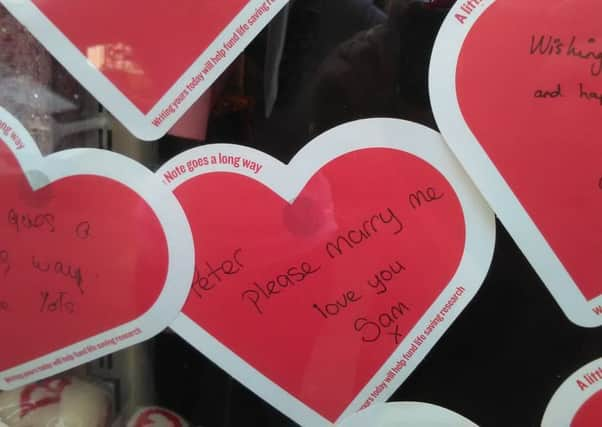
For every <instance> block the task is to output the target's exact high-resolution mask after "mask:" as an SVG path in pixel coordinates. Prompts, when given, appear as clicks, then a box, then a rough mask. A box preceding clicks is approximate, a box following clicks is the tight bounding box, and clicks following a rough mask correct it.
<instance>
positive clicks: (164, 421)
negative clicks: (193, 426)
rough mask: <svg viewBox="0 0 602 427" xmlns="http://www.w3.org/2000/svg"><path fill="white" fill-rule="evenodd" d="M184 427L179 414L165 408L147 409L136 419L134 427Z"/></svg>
mask: <svg viewBox="0 0 602 427" xmlns="http://www.w3.org/2000/svg"><path fill="white" fill-rule="evenodd" d="M148 426H157V427H183V426H184V424H183V423H182V420H181V418H180V417H179V416H177V415H176V414H174V413H173V412H171V411H168V410H166V409H163V408H150V409H145V410H144V411H143V412H142V413H140V414H139V415H138V416H137V417H136V420H135V423H134V425H133V427H148Z"/></svg>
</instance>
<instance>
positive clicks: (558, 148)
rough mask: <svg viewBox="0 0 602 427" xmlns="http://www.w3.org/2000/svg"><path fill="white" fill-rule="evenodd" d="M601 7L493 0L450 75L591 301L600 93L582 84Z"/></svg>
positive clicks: (475, 128)
mask: <svg viewBox="0 0 602 427" xmlns="http://www.w3.org/2000/svg"><path fill="white" fill-rule="evenodd" d="M480 7H482V5H481V6H480ZM458 13H464V12H462V10H458ZM472 13H473V14H474V13H476V12H474V11H473V12H472ZM601 14H602V4H601V3H600V2H599V1H597V0H574V1H570V2H566V1H565V2H562V1H544V0H537V1H528V2H524V1H521V0H504V1H501V0H500V1H495V2H494V3H492V4H491V5H489V6H488V8H487V10H485V11H484V12H483V13H482V15H481V16H480V17H478V20H477V21H476V22H474V25H473V26H472V28H471V30H470V32H469V33H468V35H467V36H466V38H465V40H464V43H463V45H462V50H461V53H460V57H459V59H458V65H457V75H456V83H457V94H458V101H459V104H460V108H461V111H462V114H463V115H464V118H465V120H466V122H467V124H468V126H469V127H470V130H471V131H472V132H473V133H474V135H475V137H476V139H477V140H478V141H479V143H480V144H481V146H482V147H483V149H484V150H485V151H486V153H487V155H488V156H489V158H490V159H491V161H492V162H493V164H494V165H495V167H496V168H497V169H498V171H499V172H500V174H501V175H502V177H503V179H504V180H505V182H506V183H507V185H508V186H509V187H510V189H511V190H512V192H513V193H514V195H516V197H517V198H518V200H519V201H520V203H521V204H522V206H523V207H524V209H525V210H526V212H527V213H528V215H529V217H530V218H531V219H532V220H533V222H534V223H535V224H536V226H537V228H538V229H539V231H540V232H541V234H542V235H543V236H544V238H545V240H546V241H547V243H548V244H549V245H550V246H551V248H552V249H553V251H554V252H555V254H556V256H557V257H558V258H559V259H560V262H561V263H562V264H563V266H564V268H565V269H566V270H567V271H568V272H569V274H570V276H571V278H572V279H573V280H574V282H575V283H576V284H577V286H578V288H579V289H580V291H581V293H582V294H583V296H584V297H585V299H586V300H588V301H591V300H593V299H595V298H597V297H599V296H600V295H601V294H602V280H600V279H601V278H602V275H601V274H600V254H602V238H601V237H602V221H600V218H601V217H602V187H601V186H600V182H602V168H601V167H600V159H602V144H601V143H600V141H599V136H598V135H599V133H600V126H599V122H600V114H601V112H602V103H601V102H600V100H598V99H586V98H585V97H584V96H583V95H582V93H581V92H582V91H581V89H580V85H582V86H583V87H584V88H586V92H588V93H589V92H590V91H592V92H597V93H602V80H601V79H602V77H600V75H599V74H600V70H599V69H600V57H595V56H590V57H589V59H588V58H587V55H588V52H593V53H592V55H602V53H598V52H602V38H601V37H599V35H600V34H599V33H600V29H599V26H600V23H599V18H600V15H601ZM467 16H468V18H467V19H469V20H473V19H475V18H474V17H473V15H467ZM450 19H451V21H453V22H450V25H453V26H456V27H461V25H465V26H466V25H468V22H465V23H464V24H459V23H458V22H456V19H453V16H452V17H451V18H450ZM508 29H511V31H508ZM576 52H582V54H583V55H584V56H585V57H586V58H585V59H584V58H580V57H577V56H575V55H574V54H573V53H576ZM445 54H447V52H446V53H445ZM537 91H541V92H540V93H539V95H541V96H540V97H537V96H536V92H537ZM461 144H463V145H466V141H461ZM470 166H472V165H470ZM477 183H479V182H478V181H477ZM487 196H488V197H490V198H491V197H493V198H495V194H494V193H490V194H489V195H487ZM498 206H499V205H498ZM502 207H503V206H502ZM494 208H496V209H497V208H498V207H497V206H495V204H494ZM508 218H510V217H508ZM502 220H504V218H502ZM511 231H512V230H511ZM522 237H525V238H530V237H532V236H522ZM550 263H551V262H548V263H546V264H547V266H546V268H548V267H549V265H550ZM540 264H541V263H540ZM565 285H566V286H568V284H565ZM558 293H560V292H558ZM574 300H575V298H571V301H566V303H570V304H573V302H574ZM582 311H583V313H584V314H586V313H585V312H588V311H590V310H589V308H586V307H584V308H583V310H582ZM600 312H601V313H602V309H601V311H600ZM590 315H591V313H590ZM590 323H591V322H590ZM591 326H593V325H591Z"/></svg>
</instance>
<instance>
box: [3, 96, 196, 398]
mask: <svg viewBox="0 0 602 427" xmlns="http://www.w3.org/2000/svg"><path fill="white" fill-rule="evenodd" d="M0 121H2V122H5V123H6V124H8V125H9V126H10V127H11V128H12V130H13V131H14V132H16V133H17V135H19V137H20V138H21V139H22V141H23V143H24V148H22V149H17V148H16V147H15V146H14V144H12V143H10V142H9V141H4V142H3V141H0V144H3V143H4V144H6V146H8V147H9V149H10V150H11V151H12V152H13V154H14V155H15V156H16V158H17V161H18V162H19V164H20V166H21V168H22V170H23V172H24V173H25V175H26V176H27V178H28V180H29V183H30V185H31V186H32V191H35V190H37V189H40V188H42V187H43V186H45V185H47V184H49V183H52V182H54V181H56V180H59V179H61V178H65V177H69V176H74V175H97V176H102V177H106V178H110V179H112V180H114V181H117V182H119V183H121V184H123V185H125V186H127V187H128V188H130V189H131V190H133V191H134V192H136V193H137V194H138V195H139V196H140V197H142V198H143V199H144V200H145V201H146V202H147V203H148V205H149V206H150V207H151V209H152V210H153V211H154V213H155V215H156V216H157V219H158V220H159V222H160V223H161V226H162V228H163V232H164V233H165V239H166V243H167V249H168V256H169V266H168V271H167V277H166V281H165V285H164V288H163V290H162V292H161V294H160V295H159V297H158V299H157V301H156V302H155V303H154V304H153V306H152V307H151V308H150V309H149V310H148V311H147V312H146V313H144V314H143V315H142V316H140V317H138V318H137V319H135V320H133V321H130V322H128V323H126V324H124V325H121V326H118V327H116V328H113V329H110V330H108V331H106V332H102V333H100V334H98V335H96V336H93V337H89V338H87V339H85V340H82V341H80V342H77V343H74V344H72V345H69V346H67V347H64V348H62V349H59V350H56V351H53V352H52V353H49V354H47V355H45V356H42V357H39V358H37V359H35V360H32V361H30V362H27V363H23V364H20V365H18V366H15V367H12V368H9V369H7V370H4V371H2V372H0V389H5V390H12V389H15V388H17V387H19V386H22V385H25V384H29V383H31V382H34V381H37V380H40V379H43V378H46V377H48V376H51V375H55V374H57V373H60V372H63V371H65V370H68V369H71V368H74V367H76V366H79V365H82V364H84V363H87V362H89V361H91V360H94V359H97V358H99V357H102V356H104V355H106V354H111V353H114V352H115V351H117V350H120V349H123V348H126V347H129V346H131V345H134V344H137V343H140V342H142V341H145V340H147V339H149V338H152V337H153V336H155V335H156V334H158V333H159V332H161V331H162V330H164V329H165V328H167V327H168V326H169V324H170V323H171V321H172V320H173V319H174V318H175V317H176V316H177V315H178V314H179V312H180V310H181V308H182V307H183V305H184V303H185V302H186V298H187V296H188V291H189V286H188V285H189V282H190V280H191V278H192V276H193V273H194V243H193V240H192V233H191V231H190V226H189V225H188V220H187V219H186V215H185V214H184V211H183V210H182V207H181V205H180V203H179V202H178V201H177V199H176V198H175V196H174V195H173V193H172V192H171V191H166V189H164V188H163V186H162V185H161V182H160V181H159V180H157V179H156V177H155V175H154V174H153V173H152V171H150V170H148V169H147V168H145V167H144V166H142V165H141V164H140V163H138V162H136V161H134V160H131V159H129V158H127V157H125V156H122V155H120V154H117V153H113V152H111V151H106V150H100V149H93V148H77V149H72V150H65V151H61V152H57V153H54V154H51V155H49V156H46V157H43V156H42V154H41V153H40V150H39V148H38V146H37V144H36V142H35V141H34V140H33V138H32V137H31V135H30V134H29V133H28V132H27V130H26V129H25V128H24V127H23V125H22V124H21V123H20V122H19V121H18V120H17V119H16V118H14V117H13V116H12V115H11V114H10V113H9V112H8V111H6V110H5V109H4V108H2V107H0ZM0 139H2V140H4V139H8V138H6V137H5V136H4V134H2V135H1V136H0ZM32 171H33V172H36V173H34V174H32V173H31V172H32ZM0 173H1V171H0ZM41 177H44V178H41ZM41 179H44V180H45V181H46V182H41ZM137 327H138V328H140V329H141V331H142V333H141V334H139V335H136V336H135V337H134V338H131V339H129V340H128V341H127V342H126V343H125V345H124V344H121V345H118V346H117V347H115V346H111V347H106V348H105V349H100V350H98V351H96V352H94V353H92V354H88V355H86V356H82V357H79V358H77V359H75V360H74V361H73V362H64V363H63V364H61V365H59V366H57V367H53V369H52V370H48V371H43V372H38V373H36V374H33V375H30V376H28V377H27V378H26V379H23V380H15V381H11V382H10V383H7V382H6V381H5V378H7V377H11V376H14V375H17V374H19V373H22V372H26V371H29V370H32V369H35V368H36V367H38V366H40V365H43V364H45V363H52V362H53V361H54V360H55V359H56V358H58V357H60V356H64V355H65V354H71V353H72V352H73V351H76V350H81V348H82V347H84V346H86V345H89V344H98V343H99V342H102V341H104V340H106V339H111V338H114V337H115V336H118V335H121V334H125V333H128V332H130V331H132V330H133V329H135V328H137ZM7 345H10V344H9V343H7ZM0 357H1V355H0Z"/></svg>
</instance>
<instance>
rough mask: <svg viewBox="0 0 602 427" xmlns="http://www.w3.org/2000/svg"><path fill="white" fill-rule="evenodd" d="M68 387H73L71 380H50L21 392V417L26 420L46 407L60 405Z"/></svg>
mask: <svg viewBox="0 0 602 427" xmlns="http://www.w3.org/2000/svg"><path fill="white" fill-rule="evenodd" d="M68 385H71V380H70V379H69V378H50V379H47V380H43V381H40V382H38V383H34V384H31V385H28V386H27V387H25V388H24V389H23V390H22V391H21V414H20V417H21V418H24V417H25V416H27V414H29V413H30V412H33V411H35V410H37V409H40V408H43V407H44V406H48V405H54V404H57V403H60V401H61V395H62V394H63V390H65V387H67V386H68Z"/></svg>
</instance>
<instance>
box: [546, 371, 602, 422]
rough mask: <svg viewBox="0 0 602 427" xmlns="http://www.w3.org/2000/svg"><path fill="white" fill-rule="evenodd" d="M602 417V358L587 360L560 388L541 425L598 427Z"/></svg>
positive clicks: (553, 397) (551, 401)
mask: <svg viewBox="0 0 602 427" xmlns="http://www.w3.org/2000/svg"><path fill="white" fill-rule="evenodd" d="M601 417H602V359H597V360H594V361H593V362H591V363H588V364H587V365H585V366H584V367H582V368H581V369H579V370H578V371H577V372H575V373H573V374H572V375H571V376H570V377H569V378H567V379H566V380H565V381H564V383H562V385H561V386H560V387H559V388H558V390H557V391H556V393H554V396H552V399H551V400H550V403H549V404H548V407H547V408H546V412H545V414H544V416H543V420H542V422H541V427H556V426H571V427H595V426H598V425H600V419H601Z"/></svg>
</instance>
